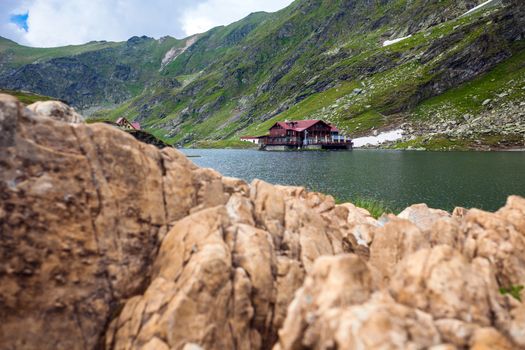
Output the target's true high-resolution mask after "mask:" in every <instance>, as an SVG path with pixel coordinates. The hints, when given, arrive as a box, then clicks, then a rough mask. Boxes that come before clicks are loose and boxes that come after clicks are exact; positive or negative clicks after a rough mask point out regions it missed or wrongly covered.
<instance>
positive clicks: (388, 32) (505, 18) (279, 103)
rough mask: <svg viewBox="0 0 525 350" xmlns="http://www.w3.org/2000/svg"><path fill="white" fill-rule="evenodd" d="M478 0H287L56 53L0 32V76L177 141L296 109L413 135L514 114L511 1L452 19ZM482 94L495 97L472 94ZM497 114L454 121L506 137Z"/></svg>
mask: <svg viewBox="0 0 525 350" xmlns="http://www.w3.org/2000/svg"><path fill="white" fill-rule="evenodd" d="M482 2H484V1H481V0H459V1H452V0H358V1H351V0H298V1H295V2H294V3H292V5H290V6H289V7H287V8H285V9H283V10H281V11H279V12H276V13H273V14H268V13H255V14H252V15H250V16H248V17H246V18H245V19H243V20H241V21H239V22H236V23H233V24H231V25H229V26H225V27H218V28H214V29H212V30H210V31H209V32H207V33H204V34H202V35H199V36H198V37H193V38H188V39H185V40H180V41H178V40H175V39H171V38H169V39H164V40H153V39H149V38H132V39H130V41H128V42H126V43H90V44H86V45H84V46H80V47H76V46H75V47H68V48H57V49H29V48H23V47H19V46H18V45H16V44H14V43H12V42H4V41H0V62H3V63H0V67H1V68H0V86H3V87H8V88H12V89H24V90H30V91H36V92H39V93H42V94H46V95H51V96H57V97H60V98H63V99H66V100H68V101H70V102H71V103H73V104H74V105H75V106H77V107H80V108H84V109H85V108H89V107H94V106H96V107H101V106H104V105H106V106H111V105H114V104H119V103H121V104H120V105H118V106H116V107H115V108H112V109H106V110H101V111H98V112H97V113H95V115H94V117H95V118H110V119H112V118H117V117H119V116H126V117H128V118H131V119H135V120H139V121H140V122H141V123H142V124H143V125H145V126H146V127H147V128H149V129H150V130H151V131H152V132H154V133H155V134H156V135H158V136H161V137H163V138H165V139H167V140H169V141H170V142H174V143H180V144H192V143H194V142H197V141H206V142H207V143H208V144H209V143H210V142H213V141H214V140H232V141H233V140H237V139H238V137H239V136H240V135H246V134H264V133H265V132H266V130H267V128H268V126H270V125H271V124H272V123H274V122H275V121H277V120H285V119H303V118H306V117H308V118H323V119H326V120H328V121H331V122H333V123H335V124H336V125H338V126H339V127H340V128H341V129H343V130H344V131H346V132H348V133H350V134H352V135H354V136H358V135H368V134H370V133H372V132H374V130H381V129H388V128H393V127H398V126H401V127H403V128H404V129H406V130H407V133H410V134H411V135H414V136H415V137H420V136H422V135H426V134H432V135H447V130H448V129H450V127H449V124H448V123H449V122H450V121H451V120H456V121H457V120H465V121H466V119H469V120H474V119H476V117H477V116H478V115H479V116H480V118H482V120H483V121H485V120H488V119H487V118H485V117H484V115H485V114H486V113H487V111H488V110H489V109H490V112H495V111H496V112H497V111H500V112H498V113H502V114H505V115H506V116H507V115H508V114H509V113H511V114H513V115H514V114H515V115H517V117H516V118H517V119H518V121H519V112H516V111H518V107H519V103H521V102H522V101H523V93H522V90H520V89H521V86H520V85H519V84H520V81H522V80H523V78H524V76H523V74H524V72H523V69H522V64H523V62H524V60H523V57H524V56H523V55H524V49H525V41H524V36H525V24H524V23H523V18H525V16H524V14H523V5H522V4H520V3H519V2H520V1H519V0H503V1H494V2H492V3H490V4H489V5H490V6H487V8H482V9H480V10H479V11H477V12H475V13H471V14H469V15H467V16H462V14H464V13H465V12H467V11H468V10H469V9H472V8H473V7H475V6H477V5H478V4H480V3H482ZM409 35H410V37H408V38H406V39H405V40H401V41H399V42H397V43H395V44H392V45H388V46H383V43H384V42H385V41H386V40H393V39H396V38H402V37H407V36H409ZM24 50H28V51H27V53H24V52H23V51H24ZM33 50H35V51H33ZM39 50H43V51H39ZM46 50H51V51H46ZM67 50H70V51H69V53H67V54H65V53H64V52H66V51H67ZM6 52H9V54H8V55H7V54H6ZM45 55H47V56H45ZM28 62H32V63H31V64H27V63H28ZM493 72H507V73H506V74H499V73H493ZM489 76H490V79H489V81H488V83H487V82H485V80H486V79H485V78H484V77H489ZM484 79H485V80H484ZM487 79H488V78H487ZM511 80H512V82H511ZM80 82H82V83H80ZM78 84H80V86H79V85H78ZM509 84H510V85H509ZM507 87H508V89H507V90H508V91H507V90H505V92H501V91H500V90H502V89H504V88H507ZM454 91H455V92H454ZM472 94H475V95H476V97H475V98H474V97H472V96H471V95H472ZM494 94H498V96H499V95H502V94H505V96H504V97H501V98H500V97H497V96H496V97H493V98H490V97H487V98H484V97H486V96H493V95H494ZM460 96H463V97H465V96H467V97H466V100H465V98H463V99H462V98H461V97H460ZM486 99H490V100H491V101H490V103H486V104H483V103H484V102H485V100H486ZM437 111H439V113H437ZM516 113H517V114H516ZM466 114H470V115H472V118H471V117H469V118H465V115H466ZM505 118H506V117H505ZM505 118H500V119H501V120H506V122H505V123H503V122H502V123H499V124H498V123H493V122H491V128H489V129H487V128H485V129H479V130H477V129H476V130H474V129H475V128H473V127H471V126H468V124H466V126H465V125H460V126H462V127H463V126H464V129H465V135H466V136H465V137H467V136H468V137H473V138H475V137H476V135H477V134H478V133H483V132H485V133H487V132H490V133H491V134H494V133H496V134H498V133H499V134H501V133H507V132H508V126H509V124H510V126H513V123H514V124H516V122H515V120H514V119H512V118H511V119H509V120H507V119H505ZM460 124H461V123H460ZM492 126H494V127H492ZM433 127H434V129H433ZM472 130H474V131H472ZM517 130H519V125H518V128H517ZM469 131H472V132H471V133H470V135H469V134H468V132H469ZM463 136H464V135H463V134H462V135H455V137H463Z"/></svg>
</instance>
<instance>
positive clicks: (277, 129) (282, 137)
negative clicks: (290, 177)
mask: <svg viewBox="0 0 525 350" xmlns="http://www.w3.org/2000/svg"><path fill="white" fill-rule="evenodd" d="M241 139H243V138H241ZM257 139H258V142H257V144H259V145H260V146H261V149H264V150H268V151H284V150H293V149H352V140H351V139H350V138H348V137H347V136H344V135H340V133H339V129H337V127H335V126H333V125H331V124H329V123H326V122H324V121H323V120H316V119H314V120H293V121H284V122H277V123H275V124H274V125H273V126H272V127H271V128H270V129H269V133H268V135H265V136H260V137H258V138H257ZM254 143H255V142H254Z"/></svg>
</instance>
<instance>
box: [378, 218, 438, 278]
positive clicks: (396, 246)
mask: <svg viewBox="0 0 525 350" xmlns="http://www.w3.org/2000/svg"><path fill="white" fill-rule="evenodd" d="M429 237H430V234H429V233H428V231H422V230H420V229H419V228H418V227H417V226H416V225H415V224H413V223H411V222H410V221H408V220H402V219H398V218H396V217H390V218H389V221H388V222H387V223H386V224H385V225H384V226H383V227H380V228H378V229H377V230H376V231H375V233H374V241H373V242H372V244H371V246H370V264H371V265H372V266H374V267H375V268H376V269H377V270H378V271H379V272H380V273H381V274H382V276H383V279H384V280H385V281H388V280H389V279H390V276H391V275H392V274H393V272H394V269H395V266H396V265H397V263H398V262H399V261H401V259H403V258H404V257H405V256H408V255H409V254H411V253H413V252H416V251H418V250H419V249H423V248H428V247H430V238H429Z"/></svg>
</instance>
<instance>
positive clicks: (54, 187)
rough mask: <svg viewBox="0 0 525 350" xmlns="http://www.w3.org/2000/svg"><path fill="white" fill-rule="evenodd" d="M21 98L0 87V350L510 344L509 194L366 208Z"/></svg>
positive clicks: (520, 212)
mask: <svg viewBox="0 0 525 350" xmlns="http://www.w3.org/2000/svg"><path fill="white" fill-rule="evenodd" d="M35 110H36V111H37V113H35V112H32V111H31V110H29V109H25V108H23V106H21V105H20V104H19V103H18V102H17V101H16V100H15V99H14V98H12V97H9V96H6V95H0V132H1V133H2V138H1V139H0V195H1V198H2V199H1V202H0V230H1V231H0V232H1V234H0V262H1V264H0V317H1V319H2V322H1V323H0V348H1V349H100V348H107V349H201V348H202V349H270V348H272V347H275V348H276V349H326V348H338V349H354V348H366V349H375V348H398V349H419V348H434V349H455V348H473V349H516V348H524V347H525V332H524V331H523V330H524V329H525V317H524V315H525V306H524V305H523V304H522V303H521V302H520V301H518V300H517V299H516V298H515V297H516V295H515V296H514V297H512V296H510V295H508V294H506V295H502V294H500V292H499V288H506V289H509V290H518V289H516V288H517V287H518V286H520V285H525V253H524V252H525V219H524V218H525V200H524V199H523V198H519V197H511V198H509V201H508V203H507V205H506V206H505V207H504V208H502V209H501V210H500V211H498V212H497V213H486V212H483V211H478V210H465V209H457V210H455V211H454V213H453V214H452V215H450V214H448V213H446V212H443V211H439V210H433V209H430V208H428V207H426V206H425V205H416V206H413V207H410V208H407V209H406V210H405V211H404V212H403V213H401V214H400V215H399V216H394V215H388V216H384V217H383V218H381V220H380V221H377V220H375V219H373V218H372V217H371V216H370V215H369V213H368V212H367V211H366V210H363V209H360V208H356V207H355V206H353V205H352V204H349V203H347V204H343V205H336V204H335V203H334V200H333V198H332V197H330V196H324V195H322V194H317V193H309V192H307V191H305V190H304V188H300V187H284V186H274V185H270V184H267V183H265V182H262V181H259V180H255V181H253V182H252V183H251V184H249V185H248V184H247V183H245V182H244V181H242V180H238V179H233V178H228V177H223V176H221V175H220V174H219V173H217V172H215V171H213V170H210V169H200V168H198V167H196V166H195V165H193V164H192V163H191V162H189V161H188V160H187V159H186V158H185V157H184V156H183V155H182V154H181V153H179V152H178V151H176V150H174V149H170V148H165V149H163V150H159V149H158V148H156V147H153V146H151V145H146V144H143V143H140V142H138V141H137V140H135V139H134V138H133V137H132V136H130V135H128V134H126V133H125V132H122V131H120V130H118V129H116V128H113V127H111V126H107V125H104V124H93V125H86V124H83V123H72V122H71V120H68V119H67V118H66V119H65V120H64V119H60V120H57V119H56V118H53V117H49V115H47V116H46V115H42V114H39V113H38V111H39V109H35ZM513 287H516V288H514V289H513ZM514 294H515V293H514ZM518 297H519V295H518ZM524 297H525V295H524V293H523V292H522V295H521V298H522V300H523V298H524Z"/></svg>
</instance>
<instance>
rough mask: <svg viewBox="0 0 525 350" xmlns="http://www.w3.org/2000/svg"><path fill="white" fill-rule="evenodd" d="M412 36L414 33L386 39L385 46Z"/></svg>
mask: <svg viewBox="0 0 525 350" xmlns="http://www.w3.org/2000/svg"><path fill="white" fill-rule="evenodd" d="M411 36H412V34H410V35H409V36H404V37H402V38H397V39H393V40H386V41H385V42H384V43H383V47H385V46H389V45H392V44H395V43H398V42H400V41H403V40H405V39H408V38H410V37H411Z"/></svg>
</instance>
